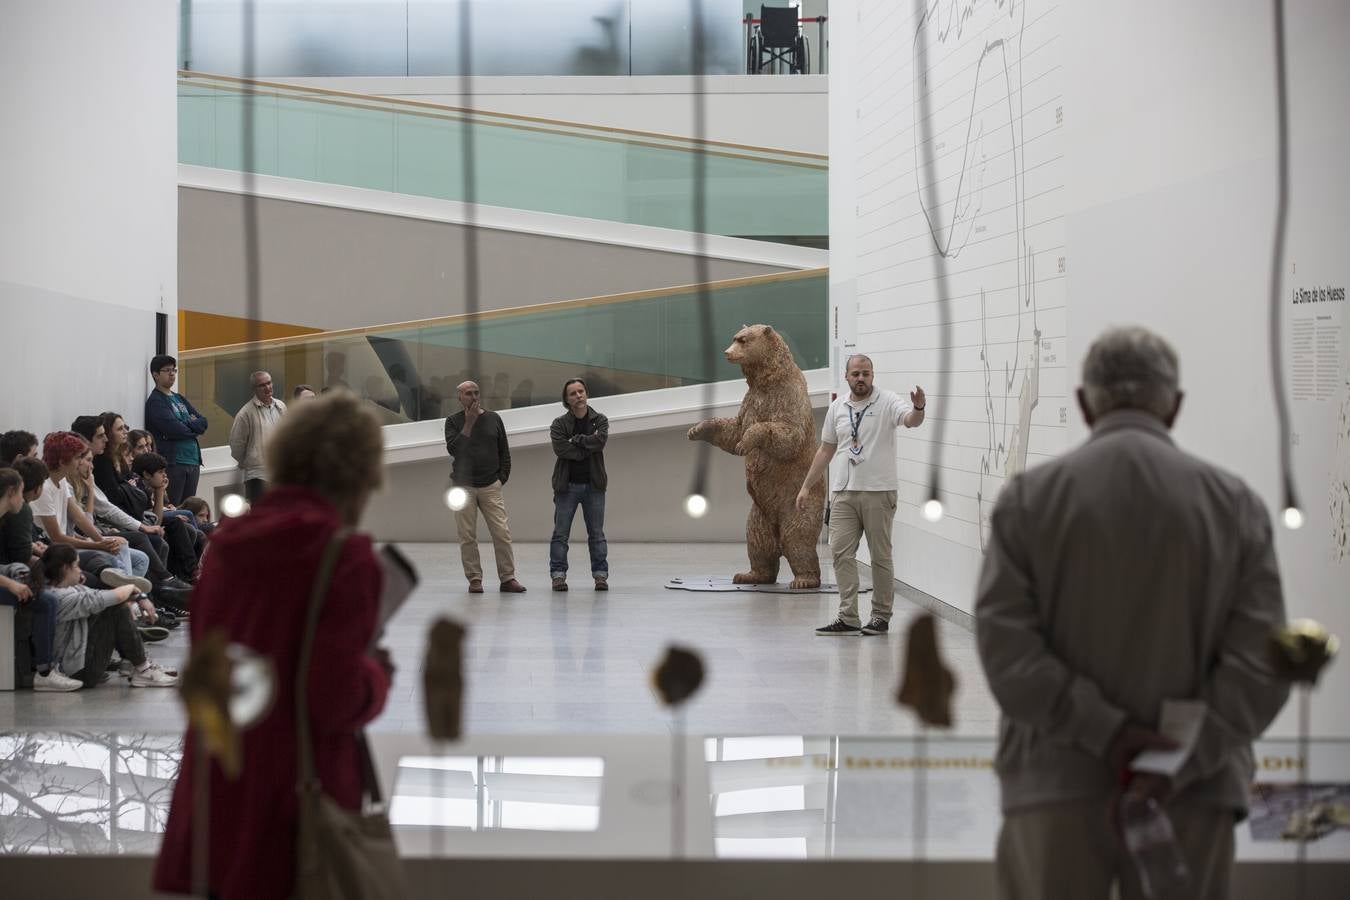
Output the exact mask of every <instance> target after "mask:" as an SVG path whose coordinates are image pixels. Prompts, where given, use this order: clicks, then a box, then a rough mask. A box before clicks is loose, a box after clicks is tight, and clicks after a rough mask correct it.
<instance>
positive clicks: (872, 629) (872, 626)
mask: <svg viewBox="0 0 1350 900" xmlns="http://www.w3.org/2000/svg"><path fill="white" fill-rule="evenodd" d="M890 631H891V623H890V622H887V621H886V620H885V619H878V618H877V617H876V616H873V617H872V620H871V621H870V622H868V623H867V624H866V625H864V626H863V627H862V633H863V634H890Z"/></svg>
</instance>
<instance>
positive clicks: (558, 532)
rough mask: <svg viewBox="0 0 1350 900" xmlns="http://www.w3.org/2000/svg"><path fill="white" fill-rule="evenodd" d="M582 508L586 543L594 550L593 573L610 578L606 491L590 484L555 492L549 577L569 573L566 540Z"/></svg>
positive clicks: (592, 557)
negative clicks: (561, 492)
mask: <svg viewBox="0 0 1350 900" xmlns="http://www.w3.org/2000/svg"><path fill="white" fill-rule="evenodd" d="M578 506H580V507H581V517H582V518H583V519H585V520H586V543H587V544H588V545H589V546H590V549H591V575H592V576H593V577H595V578H609V542H608V541H606V540H605V492H604V491H597V490H596V489H595V488H593V487H591V486H590V485H589V484H569V485H568V486H567V493H565V494H554V495H553V540H552V542H550V543H549V547H548V573H549V577H550V578H563V577H566V575H567V539H568V537H569V536H570V535H571V533H572V520H573V519H575V518H576V516H577V507H578Z"/></svg>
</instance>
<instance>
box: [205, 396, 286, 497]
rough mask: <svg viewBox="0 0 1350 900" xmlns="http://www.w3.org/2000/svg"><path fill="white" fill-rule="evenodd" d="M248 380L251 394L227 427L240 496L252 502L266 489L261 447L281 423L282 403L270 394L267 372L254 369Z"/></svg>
mask: <svg viewBox="0 0 1350 900" xmlns="http://www.w3.org/2000/svg"><path fill="white" fill-rule="evenodd" d="M249 382H250V385H251V387H252V388H253V396H252V398H250V399H249V401H248V402H247V403H245V404H244V405H243V407H242V408H241V409H240V410H239V412H238V413H236V414H235V416H234V424H233V425H231V426H230V455H231V456H233V457H234V461H235V462H236V463H237V464H238V465H239V471H240V474H241V475H243V480H244V499H245V500H247V501H248V502H249V503H252V502H253V501H255V500H257V499H258V498H259V497H261V496H262V495H263V491H265V490H267V480H266V479H267V468H266V466H265V465H264V462H263V447H264V446H266V444H267V439H268V437H269V436H270V435H271V433H272V429H274V428H276V427H277V426H278V425H280V424H281V417H282V416H283V415H285V414H286V404H285V403H283V402H282V401H280V400H278V399H276V398H275V397H273V396H272V376H271V375H270V374H268V373H267V372H254V373H253V375H252V377H251V378H250V379H249ZM189 496H191V495H189Z"/></svg>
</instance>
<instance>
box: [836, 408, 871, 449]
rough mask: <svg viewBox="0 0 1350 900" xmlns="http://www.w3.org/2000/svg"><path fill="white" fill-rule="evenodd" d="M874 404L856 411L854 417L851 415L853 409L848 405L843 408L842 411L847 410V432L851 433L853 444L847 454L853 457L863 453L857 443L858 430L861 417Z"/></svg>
mask: <svg viewBox="0 0 1350 900" xmlns="http://www.w3.org/2000/svg"><path fill="white" fill-rule="evenodd" d="M876 402H877V401H875V400H873V401H872V403H869V404H867V405H866V406H864V407H863V408H862V409H861V410H859V411H858V414H857V415H856V416H855V415H854V414H853V407H851V406H848V405H845V406H844V409H846V410H848V424H849V430H850V431H851V432H853V443H852V444H851V445H850V446H849V448H848V452H849V453H852V454H853V455H854V456H859V455H861V454H862V452H863V448H862V445H861V444H859V443H858V429H859V428H860V427H862V420H863V416H865V415H867V411H868V410H869V409H871V408H872V404H873V403H876Z"/></svg>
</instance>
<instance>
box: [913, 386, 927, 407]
mask: <svg viewBox="0 0 1350 900" xmlns="http://www.w3.org/2000/svg"><path fill="white" fill-rule="evenodd" d="M909 402H910V405H912V406H913V407H914V408H915V409H922V407H925V406H927V405H928V398H927V397H925V396H924V393H923V388H921V387H919V386H918V385H917V384H916V385H914V390H912V391H910V392H909Z"/></svg>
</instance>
